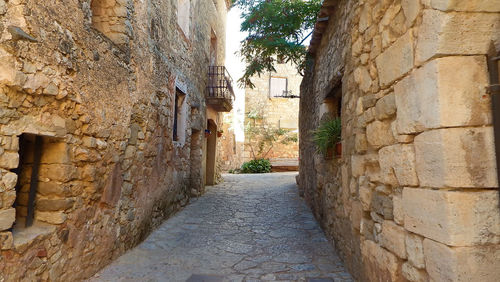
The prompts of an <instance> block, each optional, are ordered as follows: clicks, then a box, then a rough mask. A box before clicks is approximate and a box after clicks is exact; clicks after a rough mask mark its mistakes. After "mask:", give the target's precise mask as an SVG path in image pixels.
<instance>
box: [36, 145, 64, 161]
mask: <svg viewBox="0 0 500 282" xmlns="http://www.w3.org/2000/svg"><path fill="white" fill-rule="evenodd" d="M70 162H71V159H70V146H69V145H68V144H67V143H64V142H45V143H44V144H43V149H42V157H41V159H40V163H42V164H67V163H70Z"/></svg>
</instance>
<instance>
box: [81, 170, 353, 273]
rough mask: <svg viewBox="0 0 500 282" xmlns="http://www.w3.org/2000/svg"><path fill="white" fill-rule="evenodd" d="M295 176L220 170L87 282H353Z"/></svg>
mask: <svg viewBox="0 0 500 282" xmlns="http://www.w3.org/2000/svg"><path fill="white" fill-rule="evenodd" d="M295 175H296V173H273V174H266V175H225V177H224V178H225V182H223V183H222V184H219V185H217V186H212V187H210V188H208V189H207V192H206V194H205V195H203V196H201V197H200V198H198V199H195V200H193V201H192V202H191V203H190V204H189V205H188V206H186V207H185V208H184V209H183V210H182V211H180V212H179V213H177V214H175V215H174V216H173V217H172V218H170V219H168V220H167V221H165V222H164V223H163V224H162V225H161V226H160V227H159V228H158V229H157V230H155V231H154V232H153V233H152V234H151V235H150V236H149V237H148V238H147V239H146V240H145V241H144V242H143V243H141V244H140V245H138V246H137V247H136V248H134V249H132V250H130V251H129V252H127V253H125V254H124V255H123V256H121V257H120V258H119V259H117V260H116V261H115V262H113V263H112V264H111V265H109V266H108V267H106V268H104V269H103V270H102V271H101V272H100V273H98V274H96V275H95V276H94V277H93V278H91V279H90V281H139V280H140V281H186V280H188V279H190V278H191V279H192V280H190V281H254V280H258V281H262V280H273V281H276V280H296V281H297V280H298V281H352V280H351V276H350V275H349V273H348V272H347V271H346V270H345V269H344V267H343V265H342V262H341V261H340V259H339V257H338V256H337V254H336V253H335V251H334V250H333V249H332V246H331V244H330V243H329V242H328V241H327V239H326V238H325V236H324V234H323V231H322V230H321V229H320V227H319V225H318V224H317V222H316V221H315V220H314V217H313V215H312V213H311V211H310V210H309V208H308V207H307V205H306V204H305V202H304V200H303V199H302V198H300V197H299V195H298V191H297V186H296V185H295ZM193 278H198V280H196V279H193ZM202 279H205V280H202ZM207 279H213V280H207Z"/></svg>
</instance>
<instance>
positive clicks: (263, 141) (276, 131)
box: [245, 120, 298, 160]
mask: <svg viewBox="0 0 500 282" xmlns="http://www.w3.org/2000/svg"><path fill="white" fill-rule="evenodd" d="M245 135H246V139H247V140H246V142H245V145H247V146H248V147H249V148H250V153H251V154H252V158H253V159H254V160H256V159H265V158H266V157H267V155H268V154H269V153H270V152H271V150H272V149H273V147H274V145H275V144H283V145H288V144H291V143H297V142H298V136H297V133H296V132H292V131H291V130H288V129H283V128H274V127H271V126H269V125H267V124H265V123H259V124H257V123H256V121H255V120H251V121H249V122H248V123H247V124H246V126H245Z"/></svg>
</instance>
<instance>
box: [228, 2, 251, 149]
mask: <svg viewBox="0 0 500 282" xmlns="http://www.w3.org/2000/svg"><path fill="white" fill-rule="evenodd" d="M242 22H243V20H242V19H241V10H240V9H238V8H236V7H233V8H231V10H229V13H228V14H227V25H226V68H227V70H228V72H229V74H230V75H231V77H232V78H233V88H234V95H235V101H234V106H233V108H234V109H233V112H234V117H233V129H234V133H235V135H236V141H237V142H244V141H245V136H244V128H243V125H244V118H245V89H242V88H239V86H238V82H237V81H238V79H239V78H240V77H242V76H243V73H244V70H245V63H244V62H243V60H242V59H241V58H240V57H239V56H237V55H236V54H235V53H236V52H237V51H238V50H239V49H240V44H241V41H242V40H243V39H245V37H246V33H243V32H241V31H240V26H241V23H242Z"/></svg>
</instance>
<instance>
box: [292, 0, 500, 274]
mask: <svg viewBox="0 0 500 282" xmlns="http://www.w3.org/2000/svg"><path fill="white" fill-rule="evenodd" d="M318 18H319V19H318V22H317V23H316V27H315V31H314V35H313V38H312V41H311V46H310V49H309V51H310V59H309V61H308V67H307V72H306V74H305V77H304V81H303V82H302V85H301V102H300V175H299V178H298V183H299V186H300V191H301V193H303V194H304V197H305V198H306V200H307V202H308V203H309V205H310V206H311V207H312V209H313V211H314V213H315V216H316V217H317V218H318V220H319V221H320V222H321V224H322V226H323V228H324V229H325V232H326V233H327V235H328V236H329V237H330V238H331V239H332V240H333V241H334V242H335V245H336V247H337V249H338V251H339V252H340V254H341V256H342V258H343V259H344V260H345V262H346V265H347V267H348V268H349V269H350V271H351V273H352V274H353V275H354V276H355V277H356V278H357V279H358V280H359V281H406V280H409V281H498V280H499V279H500V271H499V269H500V210H499V203H498V201H499V191H498V176H497V171H496V158H495V149H494V148H495V147H494V143H495V142H494V137H493V126H492V111H491V95H492V91H489V89H490V88H489V85H490V84H498V77H497V78H495V77H494V75H491V74H493V73H494V72H495V70H494V69H495V68H496V69H497V68H498V65H497V66H495V64H498V62H495V63H493V58H494V57H495V56H498V54H499V52H500V2H499V1H497V0H474V1H447V0H432V1H431V0H388V1H375V0H368V1H354V0H326V1H325V2H324V4H323V7H322V9H321V12H320V15H319V17H318ZM497 60H498V58H497ZM496 74H498V72H497V73H496ZM490 76H491V77H490ZM495 80H496V82H495ZM497 87H498V86H497ZM491 89H494V88H491ZM332 103H333V104H337V105H340V107H331V105H332ZM325 114H329V115H333V116H339V117H341V120H342V154H341V156H340V157H338V158H336V159H334V160H325V158H324V156H322V155H320V154H318V153H316V148H315V144H314V142H313V141H312V133H311V131H312V130H314V129H316V128H317V127H318V126H319V125H320V123H321V120H322V117H323V115H325ZM497 142H500V141H497Z"/></svg>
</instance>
